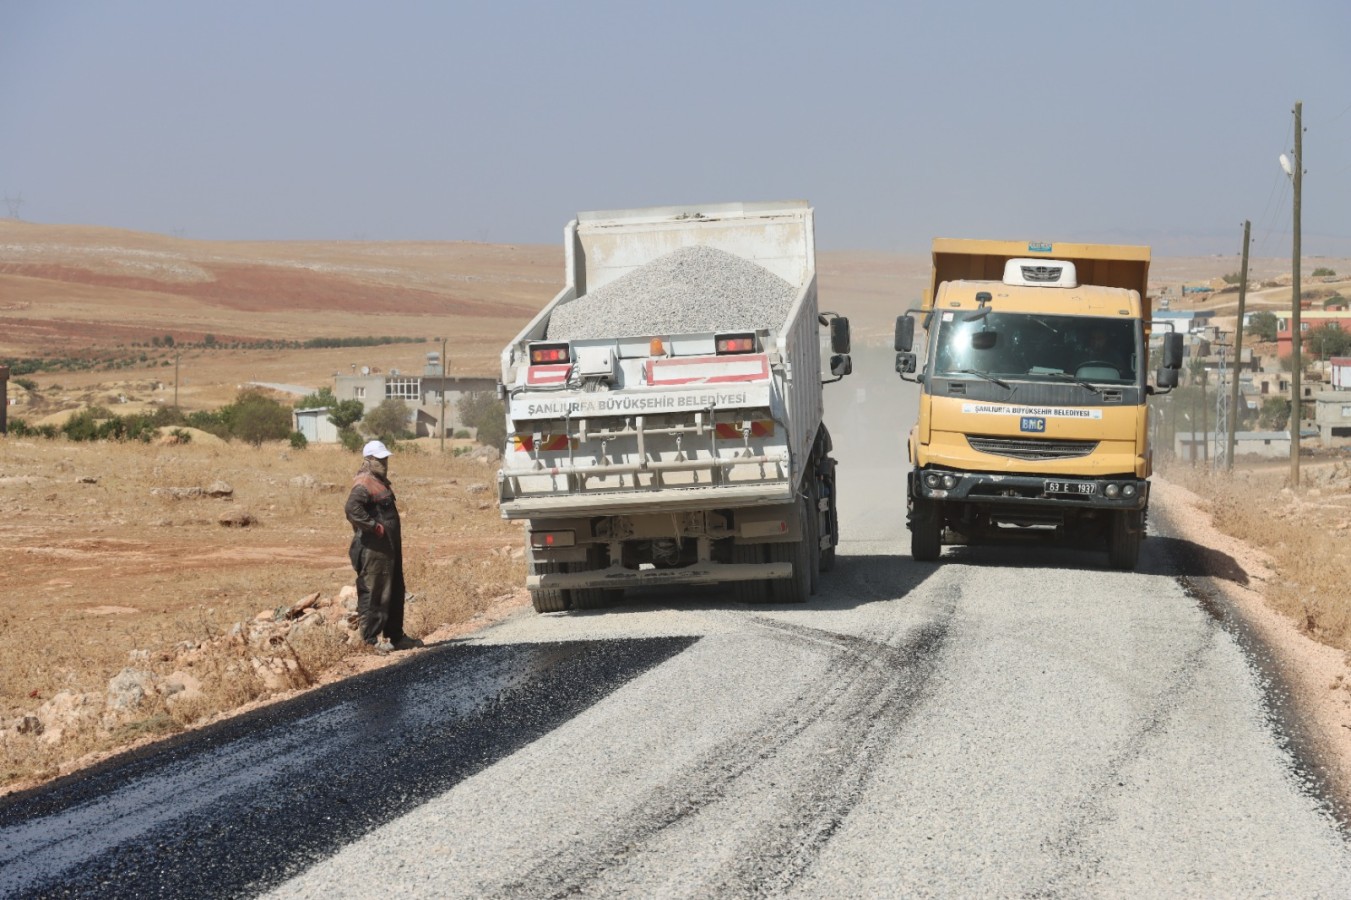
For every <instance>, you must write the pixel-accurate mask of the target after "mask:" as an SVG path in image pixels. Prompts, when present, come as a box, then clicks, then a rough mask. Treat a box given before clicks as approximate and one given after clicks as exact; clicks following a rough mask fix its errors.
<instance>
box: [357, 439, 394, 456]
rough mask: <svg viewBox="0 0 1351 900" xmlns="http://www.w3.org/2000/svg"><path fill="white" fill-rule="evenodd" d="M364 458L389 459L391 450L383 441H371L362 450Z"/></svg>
mask: <svg viewBox="0 0 1351 900" xmlns="http://www.w3.org/2000/svg"><path fill="white" fill-rule="evenodd" d="M361 455H362V456H374V457H375V458H376V459H388V458H389V448H388V447H386V446H385V444H384V442H383V441H369V442H367V444H366V446H364V447H362V448H361Z"/></svg>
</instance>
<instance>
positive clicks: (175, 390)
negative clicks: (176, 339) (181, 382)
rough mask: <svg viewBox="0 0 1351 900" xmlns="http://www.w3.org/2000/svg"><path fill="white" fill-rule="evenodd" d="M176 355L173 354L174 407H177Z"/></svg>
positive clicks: (177, 355)
mask: <svg viewBox="0 0 1351 900" xmlns="http://www.w3.org/2000/svg"><path fill="white" fill-rule="evenodd" d="M178 357H179V354H177V353H175V354H174V409H178Z"/></svg>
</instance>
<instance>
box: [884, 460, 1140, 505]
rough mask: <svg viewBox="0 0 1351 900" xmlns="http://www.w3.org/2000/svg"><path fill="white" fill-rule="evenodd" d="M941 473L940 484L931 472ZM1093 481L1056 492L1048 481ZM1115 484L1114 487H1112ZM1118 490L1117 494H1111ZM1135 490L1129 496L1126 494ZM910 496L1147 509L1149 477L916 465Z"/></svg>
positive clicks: (912, 474) (928, 498)
mask: <svg viewBox="0 0 1351 900" xmlns="http://www.w3.org/2000/svg"><path fill="white" fill-rule="evenodd" d="M926 475H936V476H938V481H939V484H938V486H934V485H932V484H931V483H930V482H931V481H932V480H933V479H931V478H926V477H925V476H926ZM1055 482H1058V483H1060V484H1064V483H1066V482H1072V483H1074V484H1076V485H1077V484H1091V485H1092V486H1093V491H1092V493H1089V494H1080V493H1063V492H1061V493H1051V492H1048V491H1047V486H1048V485H1049V484H1051V483H1055ZM1110 486H1114V487H1115V491H1112V490H1109V487H1110ZM1113 493H1115V496H1111V494H1113ZM1127 494H1130V496H1126V495H1127ZM910 496H912V497H916V498H923V499H926V500H938V501H944V502H957V503H974V504H981V505H989V506H1001V507H1008V506H1042V507H1046V506H1054V507H1057V508H1065V507H1076V508H1081V509H1102V510H1121V509H1125V510H1143V509H1145V508H1146V507H1147V506H1148V505H1149V481H1148V480H1147V479H1143V478H1135V477H1130V476H1126V477H1117V478H1097V477H1094V478H1082V477H1075V476H1072V475H1008V474H1004V473H993V472H957V471H953V470H951V469H936V468H931V469H917V470H914V471H912V472H911V473H910Z"/></svg>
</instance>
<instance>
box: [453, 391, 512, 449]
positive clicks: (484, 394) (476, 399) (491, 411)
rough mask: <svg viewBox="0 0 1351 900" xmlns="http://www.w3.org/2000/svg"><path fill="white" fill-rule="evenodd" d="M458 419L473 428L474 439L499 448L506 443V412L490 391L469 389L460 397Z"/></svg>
mask: <svg viewBox="0 0 1351 900" xmlns="http://www.w3.org/2000/svg"><path fill="white" fill-rule="evenodd" d="M458 406H459V410H460V421H461V422H463V423H464V424H466V425H468V426H469V427H470V428H473V429H475V434H474V439H475V440H476V441H478V442H479V443H480V444H484V445H485V446H488V447H496V448H498V449H499V450H500V449H501V448H502V447H504V446H505V445H506V443H507V412H506V410H505V409H504V408H503V406H502V401H501V400H498V399H497V395H496V394H494V393H492V392H490V391H471V392H469V393H468V394H465V395H464V396H462V397H461V398H460V402H459V404H458Z"/></svg>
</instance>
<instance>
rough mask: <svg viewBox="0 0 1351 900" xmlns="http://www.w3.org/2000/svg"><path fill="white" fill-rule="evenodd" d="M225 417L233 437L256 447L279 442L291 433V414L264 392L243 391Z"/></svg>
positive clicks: (224, 410) (225, 412)
mask: <svg viewBox="0 0 1351 900" xmlns="http://www.w3.org/2000/svg"><path fill="white" fill-rule="evenodd" d="M221 413H222V414H223V415H224V418H225V421H226V422H227V423H228V425H229V429H230V435H231V436H233V437H237V438H239V439H240V440H243V441H248V442H249V443H250V444H253V445H254V446H255V447H257V446H260V445H261V444H262V443H263V441H279V440H281V439H283V438H285V437H286V436H287V435H289V434H290V433H291V410H290V409H288V408H287V407H285V406H282V405H281V404H280V403H278V402H277V401H276V400H273V399H272V398H271V397H268V396H267V395H265V394H263V393H262V392H261V391H255V390H244V391H240V392H239V397H238V398H237V399H236V400H235V402H234V403H233V404H231V405H230V406H227V407H225V409H223V410H221Z"/></svg>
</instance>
